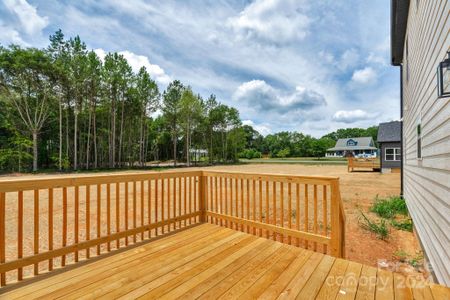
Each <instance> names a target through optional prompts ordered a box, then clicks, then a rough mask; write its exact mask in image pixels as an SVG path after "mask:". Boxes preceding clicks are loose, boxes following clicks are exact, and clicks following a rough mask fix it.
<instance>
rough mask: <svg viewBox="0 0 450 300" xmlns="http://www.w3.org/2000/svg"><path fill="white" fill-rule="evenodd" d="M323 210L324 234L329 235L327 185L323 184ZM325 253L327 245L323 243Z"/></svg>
mask: <svg viewBox="0 0 450 300" xmlns="http://www.w3.org/2000/svg"><path fill="white" fill-rule="evenodd" d="M322 212H323V221H322V222H323V224H322V225H323V235H324V236H328V234H327V231H328V228H327V227H328V205H327V186H326V185H325V184H324V185H323V191H322ZM323 253H327V245H323Z"/></svg>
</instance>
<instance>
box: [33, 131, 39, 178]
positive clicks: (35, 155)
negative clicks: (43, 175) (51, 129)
mask: <svg viewBox="0 0 450 300" xmlns="http://www.w3.org/2000/svg"><path fill="white" fill-rule="evenodd" d="M37 139H38V132H37V130H33V172H36V171H37V170H38V141H37Z"/></svg>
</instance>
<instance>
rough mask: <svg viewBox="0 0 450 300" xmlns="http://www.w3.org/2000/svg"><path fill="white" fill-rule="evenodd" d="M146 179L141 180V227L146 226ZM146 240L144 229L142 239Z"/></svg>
mask: <svg viewBox="0 0 450 300" xmlns="http://www.w3.org/2000/svg"><path fill="white" fill-rule="evenodd" d="M144 190H145V188H144V180H141V227H142V226H144ZM143 240H144V231H142V232H141V241H143Z"/></svg>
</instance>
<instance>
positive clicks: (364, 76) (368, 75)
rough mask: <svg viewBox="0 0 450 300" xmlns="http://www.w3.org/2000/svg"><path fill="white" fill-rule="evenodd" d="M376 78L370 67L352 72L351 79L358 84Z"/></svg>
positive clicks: (370, 82)
mask: <svg viewBox="0 0 450 300" xmlns="http://www.w3.org/2000/svg"><path fill="white" fill-rule="evenodd" d="M376 80H377V73H376V72H375V70H374V69H372V68H371V67H366V68H364V69H361V70H356V71H355V72H353V76H352V81H353V82H355V83H359V84H372V83H375V82H376Z"/></svg>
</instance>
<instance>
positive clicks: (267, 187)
mask: <svg viewBox="0 0 450 300" xmlns="http://www.w3.org/2000/svg"><path fill="white" fill-rule="evenodd" d="M269 213H270V206H269V181H266V219H265V223H267V224H269V223H270V221H269ZM266 238H267V239H268V238H269V230H267V229H266Z"/></svg>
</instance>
